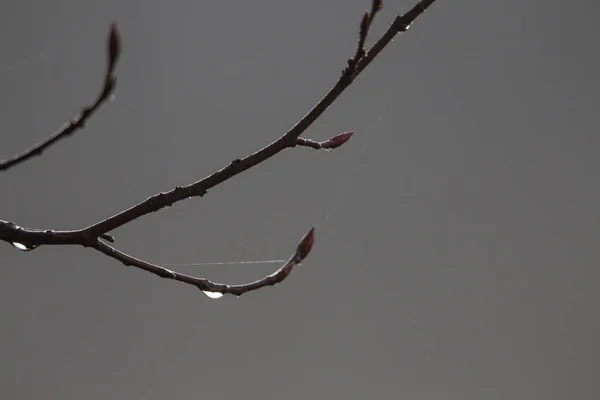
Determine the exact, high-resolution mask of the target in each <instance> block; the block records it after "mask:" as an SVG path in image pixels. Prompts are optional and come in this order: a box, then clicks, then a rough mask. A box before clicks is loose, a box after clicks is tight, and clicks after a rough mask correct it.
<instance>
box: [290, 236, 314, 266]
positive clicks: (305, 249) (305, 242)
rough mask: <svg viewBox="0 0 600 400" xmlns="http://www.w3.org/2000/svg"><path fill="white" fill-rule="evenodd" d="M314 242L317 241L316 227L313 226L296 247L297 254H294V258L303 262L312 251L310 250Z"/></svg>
mask: <svg viewBox="0 0 600 400" xmlns="http://www.w3.org/2000/svg"><path fill="white" fill-rule="evenodd" d="M314 243H315V228H314V227H312V228H310V230H309V231H308V232H307V233H306V234H305V235H304V237H303V238H302V240H301V241H300V243H299V244H298V247H297V248H296V254H295V255H294V259H295V261H296V263H300V262H302V260H304V259H305V258H306V256H307V255H308V253H310V250H311V249H312V247H313V244H314Z"/></svg>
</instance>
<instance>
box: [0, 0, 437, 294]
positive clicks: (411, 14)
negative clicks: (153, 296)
mask: <svg viewBox="0 0 600 400" xmlns="http://www.w3.org/2000/svg"><path fill="white" fill-rule="evenodd" d="M434 2H435V0H421V1H419V2H418V3H417V4H416V5H415V6H414V7H413V8H412V9H410V10H409V11H408V12H407V13H405V14H403V15H399V16H397V17H396V19H395V20H394V22H393V23H392V25H391V26H390V27H389V28H388V30H387V31H386V32H385V34H384V35H383V36H382V37H381V38H380V39H379V40H378V41H377V42H376V43H375V45H373V47H372V48H371V49H369V51H365V50H364V44H365V41H366V38H367V35H368V31H369V29H370V27H371V24H372V21H373V18H374V16H375V15H376V14H377V12H378V11H379V10H380V9H381V7H382V2H381V0H373V1H372V5H371V10H370V12H365V14H364V15H363V18H362V20H361V24H360V29H359V40H358V45H357V50H356V53H355V55H354V57H352V58H350V59H349V60H348V63H347V66H346V68H345V69H344V70H343V72H342V75H341V76H340V78H339V79H338V81H337V83H336V84H335V85H334V86H333V87H332V88H331V89H330V90H329V91H328V92H327V94H326V95H325V96H324V97H323V98H322V99H321V100H320V101H319V102H318V103H317V104H316V105H315V106H314V107H313V108H312V109H311V110H310V111H309V112H308V113H307V114H306V115H305V116H304V117H302V118H301V119H300V121H298V122H297V123H296V125H294V126H293V127H292V128H291V129H290V130H289V131H288V132H286V133H285V134H284V135H282V136H281V137H279V138H278V139H277V140H275V141H274V142H272V143H271V144H269V145H267V146H265V147H264V148H262V149H260V150H259V151H257V152H255V153H253V154H250V155H249V156H247V157H245V158H243V159H236V160H233V161H232V162H230V163H229V164H228V165H227V166H225V167H224V168H222V169H220V170H219V171H217V172H215V173H213V174H212V175H209V176H207V177H206V178H204V179H202V180H199V181H197V182H195V183H192V184H190V185H187V186H178V187H175V188H174V189H172V190H170V191H168V192H164V193H159V194H156V195H154V196H151V197H149V198H148V199H146V200H145V201H143V202H141V203H139V204H137V205H135V206H133V207H131V208H129V209H127V210H124V211H122V212H120V213H118V214H116V215H114V216H112V217H109V218H107V219H105V220H104V221H100V222H98V223H96V224H93V225H90V226H88V227H87V228H84V229H80V230H73V231H52V230H45V231H44V230H38V229H28V228H22V227H19V226H17V225H15V224H14V223H12V222H7V221H2V220H0V240H3V241H6V242H9V243H11V244H13V245H14V246H16V247H18V248H20V249H22V250H31V249H35V248H36V247H38V246H40V245H82V246H85V247H91V248H94V249H96V250H98V251H100V252H102V253H103V254H105V255H107V256H109V257H112V258H115V259H117V260H119V261H121V262H122V263H123V264H125V265H129V266H134V267H136V268H139V269H142V270H144V271H147V272H151V273H153V274H155V275H157V276H160V277H163V278H169V279H174V280H177V281H179V282H183V283H187V284H191V285H194V286H196V287H198V288H199V289H201V290H202V291H204V292H205V294H207V296H209V297H211V298H218V297H220V296H221V295H222V294H226V293H230V294H234V295H241V294H243V293H245V292H248V291H251V290H256V289H259V288H261V287H264V286H269V285H275V284H276V283H278V282H281V281H282V280H283V279H285V278H286V277H287V276H288V274H289V273H290V271H291V270H292V268H293V267H294V266H295V265H298V264H299V263H300V262H301V261H302V260H303V259H304V258H305V257H306V256H307V255H308V253H309V252H310V249H311V248H312V245H313V243H314V228H312V229H311V230H310V231H309V232H308V233H307V234H306V235H305V236H304V238H303V239H302V240H301V242H300V244H299V245H298V247H297V249H296V251H295V252H294V254H293V255H292V257H290V259H289V260H288V262H286V263H285V264H284V265H283V266H282V267H281V268H279V269H278V270H277V271H276V272H274V273H273V274H271V275H269V276H267V277H265V278H263V279H261V280H258V281H256V282H251V283H247V284H242V285H226V284H220V283H214V282H211V281H209V280H207V279H203V278H197V277H193V276H189V275H185V274H181V273H178V272H175V271H171V270H169V269H167V268H164V267H161V266H158V265H155V264H152V263H149V262H147V261H143V260H140V259H137V258H135V257H133V256H130V255H128V254H126V253H123V252H121V251H119V250H117V249H115V248H114V247H112V246H109V245H108V244H106V243H104V242H102V241H101V240H100V239H104V240H107V241H111V242H112V241H114V239H113V237H112V236H110V235H109V234H108V232H110V231H113V230H115V229H117V228H119V227H121V226H123V225H125V224H127V223H129V222H131V221H133V220H135V219H137V218H140V217H142V216H144V215H146V214H150V213H152V212H155V211H158V210H160V209H161V208H164V207H167V206H171V205H172V204H173V203H176V202H178V201H181V200H184V199H187V198H189V197H196V196H204V195H205V194H206V193H207V192H208V190H209V189H211V188H213V187H215V186H217V185H219V184H220V183H222V182H224V181H226V180H228V179H230V178H232V177H233V176H236V175H238V174H240V173H242V172H243V171H245V170H247V169H249V168H252V167H253V166H255V165H257V164H259V163H261V162H263V161H265V160H267V159H269V158H271V157H273V156H274V155H276V154H278V153H279V152H281V151H282V150H284V149H287V148H292V147H295V146H303V147H310V148H313V149H326V150H329V149H334V148H337V147H339V146H341V145H343V144H344V143H345V142H347V141H348V140H349V139H350V138H351V137H352V135H353V132H345V133H341V134H338V135H336V136H334V137H332V138H330V139H329V140H326V141H324V142H317V141H314V140H310V139H304V138H300V135H301V134H302V133H304V132H305V131H306V130H307V129H308V128H309V127H310V126H311V125H312V124H313V123H314V122H315V121H316V120H317V118H319V116H321V114H323V112H325V110H327V108H328V107H329V106H330V105H331V104H332V103H333V102H334V101H335V100H336V99H337V98H338V97H339V96H340V94H341V93H342V92H343V91H344V90H345V89H346V88H347V87H348V86H350V84H351V83H352V82H353V81H354V79H355V78H356V77H357V76H358V75H359V74H360V73H361V72H362V71H363V70H364V69H365V68H366V67H367V66H368V65H369V64H370V63H371V61H373V59H374V58H375V57H376V56H377V55H378V54H379V53H380V52H381V50H383V48H384V47H385V46H387V45H388V44H389V43H390V42H391V40H392V39H393V38H394V36H396V35H397V34H398V33H399V32H404V31H406V30H407V29H408V27H409V26H410V24H411V23H412V22H413V21H414V20H415V19H416V18H417V17H418V16H419V15H421V14H422V13H423V12H424V11H425V10H426V9H427V8H428V7H429V6H430V5H432V4H433V3H434ZM119 43H120V41H119V38H118V35H117V33H116V28H115V27H114V25H113V28H112V29H111V35H110V37H109V66H108V72H107V77H106V80H105V88H104V89H103V92H102V94H101V95H100V97H99V100H98V101H97V102H96V103H95V104H94V106H92V107H91V108H90V109H86V110H84V113H83V114H82V117H81V118H80V119H79V121H78V122H72V123H71V126H74V128H73V130H74V129H76V128H77V127H79V126H81V125H82V124H83V122H84V120H85V119H86V118H88V117H89V115H90V114H91V113H92V112H93V111H94V110H95V109H96V108H97V107H98V106H99V104H100V103H101V102H102V101H104V99H105V98H106V97H107V96H108V94H107V93H109V92H110V90H112V87H113V86H114V77H113V76H112V71H113V69H114V65H115V63H116V60H117V58H118V54H119V47H120V45H119ZM67 134H68V133H67ZM62 135H63V136H64V135H66V134H62ZM54 140H56V139H54ZM45 147H47V146H45ZM42 149H43V147H42ZM35 151H37V152H41V149H38V150H35ZM25 157H26V158H28V157H30V155H28V156H25ZM17 162H19V161H17ZM6 168H7V167H6ZM6 168H4V169H6Z"/></svg>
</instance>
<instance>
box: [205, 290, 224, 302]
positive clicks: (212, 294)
mask: <svg viewBox="0 0 600 400" xmlns="http://www.w3.org/2000/svg"><path fill="white" fill-rule="evenodd" d="M202 293H204V294H205V295H207V296H208V298H209V299H215V300H216V299H220V298H221V297H223V293H219V292H209V291H208V290H203V291H202Z"/></svg>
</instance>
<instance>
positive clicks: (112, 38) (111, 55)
mask: <svg viewBox="0 0 600 400" xmlns="http://www.w3.org/2000/svg"><path fill="white" fill-rule="evenodd" d="M120 53H121V37H120V36H119V31H118V30H117V24H116V23H114V22H113V23H112V24H111V25H110V33H109V35H108V63H109V65H110V66H111V68H112V67H113V66H114V65H115V63H116V62H117V59H118V58H119V54H120Z"/></svg>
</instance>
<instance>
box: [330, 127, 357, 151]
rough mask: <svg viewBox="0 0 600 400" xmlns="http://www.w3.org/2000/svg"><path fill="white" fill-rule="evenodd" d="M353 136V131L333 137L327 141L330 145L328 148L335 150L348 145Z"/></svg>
mask: <svg viewBox="0 0 600 400" xmlns="http://www.w3.org/2000/svg"><path fill="white" fill-rule="evenodd" d="M352 135H354V132H352V131H350V132H344V133H340V134H339V135H335V136H334V137H332V138H331V139H329V140H328V141H327V142H328V143H329V146H328V147H329V148H330V149H335V148H336V147H340V146H341V145H343V144H344V143H346V142H347V141H348V140H350V138H351V137H352Z"/></svg>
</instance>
